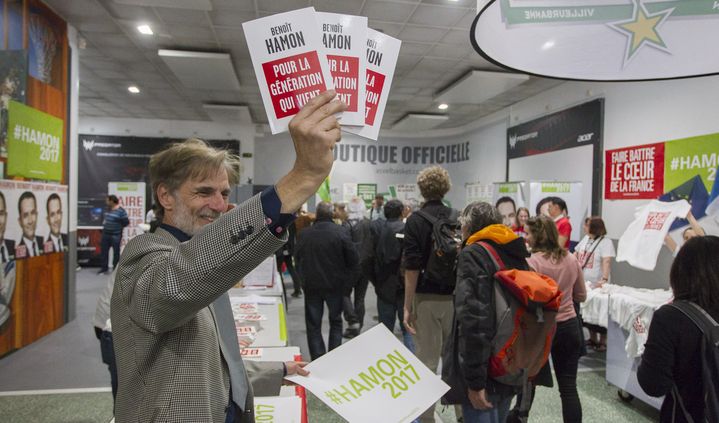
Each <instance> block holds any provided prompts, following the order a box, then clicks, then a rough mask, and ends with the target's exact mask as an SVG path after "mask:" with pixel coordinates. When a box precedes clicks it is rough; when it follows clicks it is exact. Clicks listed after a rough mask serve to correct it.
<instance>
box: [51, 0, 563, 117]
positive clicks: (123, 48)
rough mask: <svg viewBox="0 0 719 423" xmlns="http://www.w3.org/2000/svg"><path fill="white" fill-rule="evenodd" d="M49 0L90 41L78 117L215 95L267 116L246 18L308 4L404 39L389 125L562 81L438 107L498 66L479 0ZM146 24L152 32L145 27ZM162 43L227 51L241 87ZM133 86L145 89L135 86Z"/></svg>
mask: <svg viewBox="0 0 719 423" xmlns="http://www.w3.org/2000/svg"><path fill="white" fill-rule="evenodd" d="M44 1H45V3H47V4H48V5H49V6H50V7H52V8H53V9H54V10H55V11H56V12H57V13H58V14H59V15H61V16H62V17H63V18H65V19H66V20H67V21H68V22H69V23H70V24H71V25H73V26H74V27H75V28H77V29H78V31H79V32H80V35H81V36H82V37H83V38H84V39H85V40H86V45H87V47H86V48H85V49H83V50H80V116H98V117H123V118H149V119H179V120H209V119H210V117H209V115H208V113H207V111H206V110H205V109H204V108H203V106H202V105H203V103H215V104H241V105H245V106H247V107H249V110H250V113H251V116H252V120H253V121H254V122H255V123H266V122H267V117H266V115H265V112H264V108H263V106H262V99H261V97H260V93H259V89H258V87H257V82H256V79H255V75H254V71H253V69H252V63H251V61H250V57H249V52H248V50H247V44H246V42H245V37H244V34H243V31H242V23H243V22H245V21H247V20H252V19H256V18H258V17H262V16H267V15H271V14H273V13H277V12H284V11H288V10H293V9H297V8H301V7H307V6H314V7H315V9H317V10H319V11H324V12H336V13H348V14H355V15H363V16H367V17H368V18H369V26H370V27H372V28H374V29H377V30H380V31H383V32H385V33H386V34H388V35H391V36H393V37H397V38H399V39H401V40H402V49H401V52H400V56H399V61H398V63H397V70H396V73H395V78H394V82H393V86H392V89H391V92H390V97H389V102H388V104H387V109H386V112H385V117H384V121H383V125H382V126H383V127H384V128H391V127H392V125H393V124H394V123H396V122H397V121H399V120H400V119H401V118H402V117H403V116H405V115H406V114H408V113H412V112H415V113H444V114H446V115H448V116H449V119H448V120H447V121H446V122H444V123H442V124H441V125H440V126H438V128H452V127H458V126H462V125H464V124H467V123H469V122H471V121H474V120H477V119H479V118H480V117H482V116H486V115H488V114H491V113H493V112H495V111H497V110H500V109H502V108H504V107H507V106H509V105H511V104H513V103H516V102H517V101H520V100H522V99H525V98H528V97H531V96H533V95H535V94H537V93H539V92H541V91H544V90H546V89H548V88H551V87H553V86H556V85H558V84H559V83H560V82H558V81H555V80H549V79H542V78H535V77H531V78H529V80H528V81H527V82H524V83H523V84H521V85H519V86H516V87H514V88H512V89H510V90H509V91H506V92H504V93H502V94H500V95H498V96H496V97H493V98H491V99H489V100H487V101H484V102H482V103H481V104H451V103H450V107H449V109H448V110H446V111H444V112H441V111H439V110H438V109H437V104H438V103H437V102H436V101H435V100H434V98H435V96H436V95H437V94H438V93H440V92H442V91H443V90H444V89H446V88H447V87H448V86H449V85H451V84H452V83H453V82H455V81H456V80H458V79H459V78H461V77H462V76H463V75H465V74H466V73H467V72H468V71H470V70H473V69H477V70H492V71H496V70H501V69H499V68H498V67H496V66H494V65H492V64H490V63H488V62H487V61H485V60H484V59H482V58H481V57H480V56H479V55H478V54H477V53H476V52H474V50H473V49H472V47H471V45H470V42H469V28H470V26H471V24H472V20H473V19H474V17H475V14H476V5H477V1H476V0H458V1H451V0H182V1H175V0H44ZM168 5H170V7H165V6H168ZM208 6H209V7H208ZM141 23H148V24H149V25H150V26H151V27H152V29H153V31H154V32H155V34H154V35H152V36H146V35H142V34H140V33H139V32H138V31H137V29H136V27H137V25H139V24H141ZM159 49H176V50H196V51H204V52H215V53H228V54H229V55H230V57H231V65H232V66H234V69H235V71H236V72H237V77H238V78H239V81H240V87H239V89H236V88H233V87H228V88H226V89H193V88H189V87H187V86H185V85H183V83H182V81H180V80H179V79H178V78H177V76H175V74H174V73H173V72H171V71H170V69H169V68H168V66H167V64H166V63H165V62H164V61H163V60H162V58H161V57H159V56H158V54H157V52H158V50H159ZM129 85H137V86H138V87H139V88H140V90H141V91H142V92H141V94H139V95H132V94H130V93H129V92H128V91H127V87H128V86H129Z"/></svg>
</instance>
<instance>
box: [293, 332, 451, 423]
mask: <svg viewBox="0 0 719 423" xmlns="http://www.w3.org/2000/svg"><path fill="white" fill-rule="evenodd" d="M305 369H307V370H308V371H309V372H310V375H309V376H297V375H294V376H288V377H286V379H287V380H289V381H291V382H294V383H296V384H298V385H301V386H304V387H305V388H306V389H308V390H309V391H310V392H312V393H313V394H314V395H315V396H317V398H319V399H320V400H322V401H323V402H324V403H325V404H327V405H328V406H329V407H330V408H332V409H333V410H334V411H335V412H337V414H339V415H340V416H342V417H343V418H345V419H346V420H348V421H349V422H351V423H354V422H357V423H360V422H361V423H366V422H373V421H374V422H384V423H395V422H397V423H400V422H411V421H412V420H414V419H415V418H417V417H418V416H419V415H420V414H422V412H423V411H424V410H426V409H427V408H429V407H430V406H431V405H432V404H434V403H435V402H436V401H437V400H438V399H439V398H440V397H441V396H442V395H444V393H445V392H447V391H448V390H449V386H447V384H446V383H444V382H442V380H441V379H440V378H439V376H437V375H436V374H434V373H432V372H431V371H430V370H429V369H428V368H427V367H426V366H425V365H423V364H422V362H420V361H419V360H418V359H417V357H415V355H414V354H412V353H411V352H410V351H409V350H408V349H407V348H406V347H405V346H404V345H402V343H401V342H399V340H397V338H396V337H395V336H394V335H393V334H392V333H391V332H390V331H389V330H387V328H386V327H385V326H384V325H377V326H375V327H373V328H372V329H370V330H368V331H367V332H365V333H363V334H362V335H360V336H358V337H356V338H354V339H352V340H351V341H349V342H347V343H345V344H342V345H341V346H340V347H338V348H336V349H334V350H332V351H330V352H329V353H327V354H325V355H323V356H322V357H320V358H318V359H317V360H315V361H313V362H312V363H310V364H308V365H307V367H305Z"/></svg>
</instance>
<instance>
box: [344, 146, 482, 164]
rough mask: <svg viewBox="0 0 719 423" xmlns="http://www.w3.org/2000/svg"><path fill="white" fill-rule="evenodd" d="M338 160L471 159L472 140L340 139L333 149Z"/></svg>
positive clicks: (420, 161)
mask: <svg viewBox="0 0 719 423" xmlns="http://www.w3.org/2000/svg"><path fill="white" fill-rule="evenodd" d="M334 156H335V160H338V161H341V162H352V163H369V164H371V165H377V164H417V165H433V164H438V165H441V164H449V163H459V162H465V161H468V160H469V141H467V142H463V143H459V144H447V145H438V146H403V147H400V146H398V145H386V144H385V145H376V144H348V143H340V144H337V145H336V146H335V149H334Z"/></svg>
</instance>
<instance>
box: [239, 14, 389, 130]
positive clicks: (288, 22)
mask: <svg viewBox="0 0 719 423" xmlns="http://www.w3.org/2000/svg"><path fill="white" fill-rule="evenodd" d="M242 27H243V29H244V31H245V38H246V39H247V46H248V48H249V50H250V57H251V58H252V66H253V67H254V69H255V75H256V77H257V83H258V84H259V87H260V93H261V94H262V101H263V103H264V105H265V112H266V113H267V120H268V122H269V125H270V129H271V131H272V133H273V134H278V133H280V132H286V131H287V129H288V128H287V125H288V124H289V121H290V120H291V119H292V117H293V116H294V115H296V114H297V112H299V110H300V109H301V108H302V106H304V105H305V104H306V103H307V102H308V101H310V100H311V99H312V98H313V97H315V96H316V95H317V94H319V93H321V92H323V91H326V90H330V89H335V90H336V91H337V99H338V100H340V101H343V102H344V103H346V104H347V106H348V107H347V110H346V111H345V112H343V113H342V114H341V115H340V116H338V118H340V119H341V120H340V123H341V124H342V129H343V130H344V131H347V132H351V133H353V134H356V135H359V136H361V137H364V138H369V139H371V140H375V141H376V140H377V137H378V136H379V131H380V127H381V125H382V118H383V117H384V109H385V106H386V104H387V98H388V96H389V90H390V87H391V86H392V78H393V76H394V70H395V66H396V65H397V59H398V58H399V49H400V46H401V45H402V42H401V41H400V40H398V39H396V38H392V37H390V36H388V35H385V34H383V33H381V32H379V31H375V30H373V29H371V28H368V27H367V18H366V17H363V16H352V15H342V14H336V13H320V12H316V11H315V9H314V8H313V7H308V8H304V9H298V10H295V11H292V12H285V13H279V14H276V15H272V16H267V17H264V18H260V19H256V20H253V21H249V22H245V23H243V24H242Z"/></svg>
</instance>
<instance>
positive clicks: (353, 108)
mask: <svg viewBox="0 0 719 423" xmlns="http://www.w3.org/2000/svg"><path fill="white" fill-rule="evenodd" d="M317 22H318V23H319V24H320V28H321V30H322V45H324V47H325V48H324V52H325V54H326V55H327V61H328V63H329V66H330V73H331V74H332V82H333V83H334V86H335V91H337V97H338V98H339V99H340V100H341V101H343V102H344V103H345V104H347V110H345V111H344V113H342V121H341V123H342V125H355V126H363V125H364V116H365V113H364V110H365V102H364V98H365V84H364V75H365V63H366V62H365V57H366V53H365V46H366V45H367V18H366V17H364V16H352V15H341V14H337V13H323V12H317Z"/></svg>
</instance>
